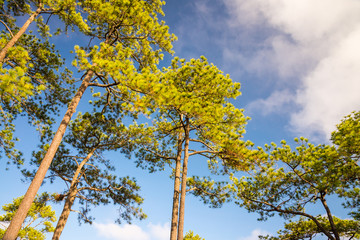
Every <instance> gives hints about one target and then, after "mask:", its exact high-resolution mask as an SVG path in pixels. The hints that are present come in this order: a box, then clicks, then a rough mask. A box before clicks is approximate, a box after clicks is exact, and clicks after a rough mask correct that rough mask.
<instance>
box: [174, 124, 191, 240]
mask: <svg viewBox="0 0 360 240" xmlns="http://www.w3.org/2000/svg"><path fill="white" fill-rule="evenodd" d="M185 124H186V125H185V145H184V162H183V169H182V179H181V197H180V211H179V212H180V213H179V227H178V236H177V240H183V238H184V216H185V197H186V180H187V164H188V160H189V142H190V123H189V118H186V122H185Z"/></svg>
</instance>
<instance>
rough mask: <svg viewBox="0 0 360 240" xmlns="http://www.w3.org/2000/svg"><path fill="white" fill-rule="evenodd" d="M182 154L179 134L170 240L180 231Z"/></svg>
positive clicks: (180, 135)
mask: <svg viewBox="0 0 360 240" xmlns="http://www.w3.org/2000/svg"><path fill="white" fill-rule="evenodd" d="M181 152H182V134H181V133H179V135H178V141H177V156H176V166H175V179H174V196H173V207H172V216H171V229H170V240H176V235H177V230H178V228H177V227H178V217H179V195H180V173H181Z"/></svg>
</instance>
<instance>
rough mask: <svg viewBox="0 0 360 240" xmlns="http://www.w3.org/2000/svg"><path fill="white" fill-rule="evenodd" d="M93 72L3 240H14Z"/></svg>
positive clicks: (83, 83)
mask: <svg viewBox="0 0 360 240" xmlns="http://www.w3.org/2000/svg"><path fill="white" fill-rule="evenodd" d="M93 75H94V72H93V71H92V70H88V72H87V73H86V75H85V77H84V79H83V81H82V83H81V85H80V87H79V89H78V91H77V93H76V94H75V96H74V98H73V99H72V100H71V103H70V105H69V107H68V109H67V111H66V113H65V116H64V117H63V119H62V121H61V123H60V126H59V128H58V130H57V131H56V133H55V136H54V138H53V140H52V142H51V144H50V147H49V149H48V151H47V153H46V155H45V157H44V158H43V160H42V161H41V164H40V166H39V168H38V170H37V172H36V174H35V177H34V179H33V180H32V182H31V184H30V186H29V188H28V190H27V192H26V194H25V196H24V199H23V200H22V201H21V203H20V206H19V209H18V210H17V211H16V213H15V215H14V217H13V219H12V220H11V222H10V225H9V227H8V228H7V230H6V232H5V235H4V237H3V240H15V239H16V237H17V235H18V233H19V231H20V228H21V225H22V224H23V222H24V220H25V218H26V215H27V213H28V211H29V209H30V207H31V204H32V202H33V201H34V199H35V196H36V193H37V192H38V190H39V188H40V186H41V184H42V182H43V180H44V178H45V175H46V172H47V170H48V169H49V167H50V164H51V162H52V160H53V158H54V156H55V153H56V151H57V149H58V147H59V145H60V143H61V141H62V138H63V136H64V134H65V130H66V128H67V126H68V125H69V122H70V120H71V117H72V115H73V114H74V112H75V111H76V107H77V105H78V104H79V101H80V99H81V97H82V96H83V94H84V92H85V90H86V88H87V87H88V86H89V83H90V80H91V78H92V76H93Z"/></svg>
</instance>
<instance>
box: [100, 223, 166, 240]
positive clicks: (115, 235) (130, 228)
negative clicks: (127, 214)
mask: <svg viewBox="0 0 360 240" xmlns="http://www.w3.org/2000/svg"><path fill="white" fill-rule="evenodd" d="M94 227H95V229H96V230H97V231H98V234H99V236H101V237H102V238H106V239H111V240H166V239H168V238H169V236H170V226H169V224H167V223H166V224H163V225H161V224H152V223H149V225H148V226H147V227H146V228H145V229H143V228H141V227H140V226H138V225H132V224H124V225H118V224H114V223H96V222H95V223H94Z"/></svg>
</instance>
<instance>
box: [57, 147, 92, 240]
mask: <svg viewBox="0 0 360 240" xmlns="http://www.w3.org/2000/svg"><path fill="white" fill-rule="evenodd" d="M95 150H96V149H95V148H94V149H93V150H91V152H90V153H89V154H88V155H87V156H86V158H84V160H82V162H81V163H80V165H79V166H78V167H77V169H76V171H75V173H74V176H73V178H72V180H71V185H70V189H69V195H68V196H67V198H66V201H65V205H64V208H63V210H62V212H61V215H60V218H59V221H58V223H57V224H56V228H55V231H54V234H53V237H52V240H59V238H60V235H61V233H62V231H63V230H64V227H65V224H66V222H67V220H68V217H69V215H70V211H71V207H72V205H73V204H74V201H75V198H76V194H77V193H78V190H77V183H78V182H79V174H80V171H81V169H82V168H83V166H84V165H85V164H86V163H87V161H89V159H90V158H91V156H92V155H93V154H94V152H95Z"/></svg>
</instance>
